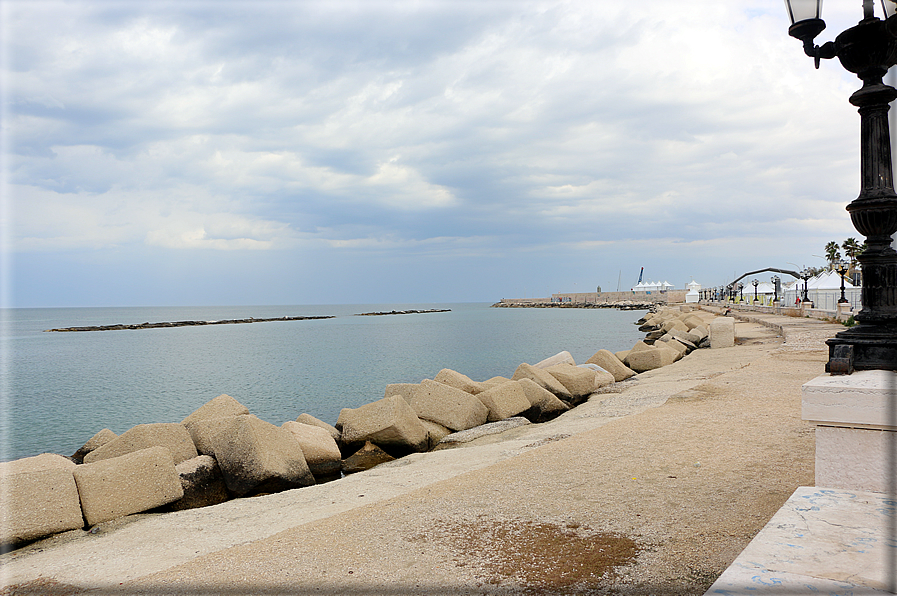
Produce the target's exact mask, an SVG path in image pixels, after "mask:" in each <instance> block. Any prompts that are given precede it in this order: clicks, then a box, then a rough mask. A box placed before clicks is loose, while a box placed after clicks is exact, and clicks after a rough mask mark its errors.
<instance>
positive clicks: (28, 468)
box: [0, 453, 75, 476]
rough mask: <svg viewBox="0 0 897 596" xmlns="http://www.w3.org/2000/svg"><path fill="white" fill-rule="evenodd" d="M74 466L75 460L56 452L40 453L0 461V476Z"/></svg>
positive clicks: (64, 468)
mask: <svg viewBox="0 0 897 596" xmlns="http://www.w3.org/2000/svg"><path fill="white" fill-rule="evenodd" d="M74 468H75V462H73V461H72V460H70V459H69V458H67V457H63V456H61V455H57V454H56V453H41V454H40V455H35V456H32V457H23V458H22V459H14V460H12V461H8V462H3V463H0V476H10V475H12V474H22V473H24V472H40V471H42V470H68V471H70V472H71V471H72V470H73V469H74Z"/></svg>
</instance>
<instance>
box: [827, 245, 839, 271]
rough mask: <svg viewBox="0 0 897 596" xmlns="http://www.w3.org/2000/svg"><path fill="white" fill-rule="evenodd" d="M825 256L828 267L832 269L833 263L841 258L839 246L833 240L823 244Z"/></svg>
mask: <svg viewBox="0 0 897 596" xmlns="http://www.w3.org/2000/svg"><path fill="white" fill-rule="evenodd" d="M825 258H826V259H827V260H828V265H829V268H830V269H833V268H834V267H835V263H837V262H838V261H840V260H841V247H840V246H838V243H837V242H835V241H834V240H832V241H831V242H829V243H828V244H826V245H825Z"/></svg>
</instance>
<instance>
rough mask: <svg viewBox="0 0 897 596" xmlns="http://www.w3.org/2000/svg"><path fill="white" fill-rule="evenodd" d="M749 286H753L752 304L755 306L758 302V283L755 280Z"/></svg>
mask: <svg viewBox="0 0 897 596" xmlns="http://www.w3.org/2000/svg"><path fill="white" fill-rule="evenodd" d="M751 284H753V286H754V304H757V302H758V300H757V286H759V285H760V282H759V281H757V280H756V279H755V280H753V281H751Z"/></svg>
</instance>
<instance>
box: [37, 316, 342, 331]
mask: <svg viewBox="0 0 897 596" xmlns="http://www.w3.org/2000/svg"><path fill="white" fill-rule="evenodd" d="M332 318H334V317H333V316H332V315H321V316H307V317H306V316H302V317H299V316H297V317H273V318H267V319H256V318H253V317H250V318H248V319H222V320H220V321H165V322H161V323H139V324H136V325H88V326H85V327H59V328H57V329H44V331H45V332H59V333H63V332H69V331H122V330H130V329H162V328H166V327H199V326H202V325H237V324H241V323H269V322H271V321H307V320H310V319H332Z"/></svg>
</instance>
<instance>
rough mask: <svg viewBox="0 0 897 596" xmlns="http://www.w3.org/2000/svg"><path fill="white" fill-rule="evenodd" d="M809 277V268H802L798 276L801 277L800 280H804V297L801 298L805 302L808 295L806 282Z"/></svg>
mask: <svg viewBox="0 0 897 596" xmlns="http://www.w3.org/2000/svg"><path fill="white" fill-rule="evenodd" d="M810 277H811V276H810V270H809V269H803V270H801V272H800V278H801V279H802V280H804V297H803V299H802V301H803V302H806V301H807V300H809V295H808V293H807V282H808V281H809V280H810Z"/></svg>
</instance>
